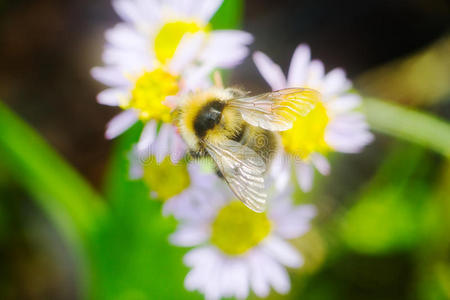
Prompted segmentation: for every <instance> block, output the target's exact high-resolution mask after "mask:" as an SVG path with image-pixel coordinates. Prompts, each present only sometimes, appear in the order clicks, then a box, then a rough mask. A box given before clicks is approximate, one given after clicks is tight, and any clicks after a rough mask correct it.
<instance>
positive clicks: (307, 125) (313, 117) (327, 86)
mask: <svg viewBox="0 0 450 300" xmlns="http://www.w3.org/2000/svg"><path fill="white" fill-rule="evenodd" d="M253 60H254V62H255V64H256V66H257V68H258V70H259V72H260V73H261V75H262V76H263V77H264V79H265V80H266V81H267V83H268V84H269V85H270V86H271V88H272V89H273V90H279V89H283V88H287V87H309V88H313V89H316V90H318V91H320V92H321V94H322V100H321V102H320V103H317V105H316V107H315V108H314V109H313V110H312V111H311V112H310V113H309V114H308V115H307V116H306V117H302V118H298V119H297V120H296V121H295V123H294V126H293V128H292V129H290V130H287V131H284V132H281V133H280V134H281V140H282V145H283V148H284V153H285V154H286V156H289V157H290V159H291V160H294V162H295V171H296V175H297V176H296V177H297V180H298V183H299V185H300V187H301V188H302V189H303V190H304V191H309V190H310V189H311V187H312V183H313V176H314V167H315V168H316V169H317V170H318V171H319V173H321V174H323V175H328V174H329V172H330V165H329V162H328V160H327V158H326V157H325V155H326V154H327V153H329V152H332V151H336V152H344V153H356V152H359V151H360V150H361V149H362V148H363V147H364V146H365V145H367V144H368V143H370V142H371V141H372V140H373V135H372V134H371V133H370V132H369V126H368V124H367V123H366V121H365V116H364V115H363V114H362V113H360V112H357V111H355V109H357V108H358V107H359V106H360V104H361V97H360V96H359V95H357V94H355V93H351V92H349V90H350V88H351V82H350V80H348V79H347V77H346V75H345V72H344V70H342V69H340V68H336V69H333V70H331V71H330V72H328V73H327V74H325V69H324V65H323V63H322V62H321V61H319V60H312V61H311V53H310V49H309V47H308V46H307V45H299V46H298V47H297V49H296V50H295V52H294V55H293V57H292V60H291V65H290V67H289V73H288V76H287V78H286V77H285V75H284V74H283V71H282V70H281V68H280V66H279V65H277V64H275V63H274V62H273V61H272V60H270V58H269V57H267V56H266V55H265V54H263V53H261V52H256V53H254V55H253ZM286 161H289V159H284V160H283V159H282V160H278V161H277V162H276V164H279V163H283V162H284V163H286ZM273 168H274V169H283V168H281V167H277V166H274V167H273ZM284 169H287V170H289V168H284Z"/></svg>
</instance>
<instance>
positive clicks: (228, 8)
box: [210, 0, 244, 29]
mask: <svg viewBox="0 0 450 300" xmlns="http://www.w3.org/2000/svg"><path fill="white" fill-rule="evenodd" d="M243 11H244V4H243V1H241V0H225V1H223V4H222V6H221V7H220V8H219V10H218V11H217V13H216V14H215V15H214V17H212V19H211V22H210V23H211V25H212V27H213V29H233V28H239V27H241V21H242V14H243Z"/></svg>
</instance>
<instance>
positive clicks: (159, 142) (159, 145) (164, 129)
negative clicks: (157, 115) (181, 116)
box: [152, 124, 171, 163]
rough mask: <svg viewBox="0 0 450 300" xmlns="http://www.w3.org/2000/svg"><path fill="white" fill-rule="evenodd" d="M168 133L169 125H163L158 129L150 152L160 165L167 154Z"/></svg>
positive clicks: (169, 130)
mask: <svg viewBox="0 0 450 300" xmlns="http://www.w3.org/2000/svg"><path fill="white" fill-rule="evenodd" d="M170 132H171V125H170V124H163V125H162V126H161V128H160V129H159V132H158V136H157V137H156V141H155V142H154V143H153V147H152V148H153V149H152V150H153V154H154V155H155V157H156V161H157V162H158V163H161V162H162V161H163V160H164V158H165V157H166V156H167V154H168V150H169V142H170Z"/></svg>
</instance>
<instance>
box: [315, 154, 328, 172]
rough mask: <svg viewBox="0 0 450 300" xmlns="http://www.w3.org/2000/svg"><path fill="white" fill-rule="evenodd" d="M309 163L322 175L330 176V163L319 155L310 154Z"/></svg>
mask: <svg viewBox="0 0 450 300" xmlns="http://www.w3.org/2000/svg"><path fill="white" fill-rule="evenodd" d="M311 162H312V163H313V165H314V166H315V167H316V169H317V170H318V171H319V173H320V174H322V175H328V174H330V163H329V162H328V160H327V159H326V158H325V156H323V155H322V154H319V153H312V154H311Z"/></svg>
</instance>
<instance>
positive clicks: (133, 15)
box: [112, 0, 144, 24]
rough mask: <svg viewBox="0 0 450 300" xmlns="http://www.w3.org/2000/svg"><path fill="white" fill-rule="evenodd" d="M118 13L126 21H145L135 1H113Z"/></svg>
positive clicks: (138, 22)
mask: <svg viewBox="0 0 450 300" xmlns="http://www.w3.org/2000/svg"><path fill="white" fill-rule="evenodd" d="M112 5H113V7H114V10H115V11H116V13H117V14H118V15H119V16H120V17H121V18H122V19H123V20H125V21H127V22H131V23H135V24H140V23H142V22H143V21H144V18H143V17H142V15H141V13H140V11H139V8H138V7H137V5H136V3H135V1H128V0H114V1H113V2H112Z"/></svg>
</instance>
